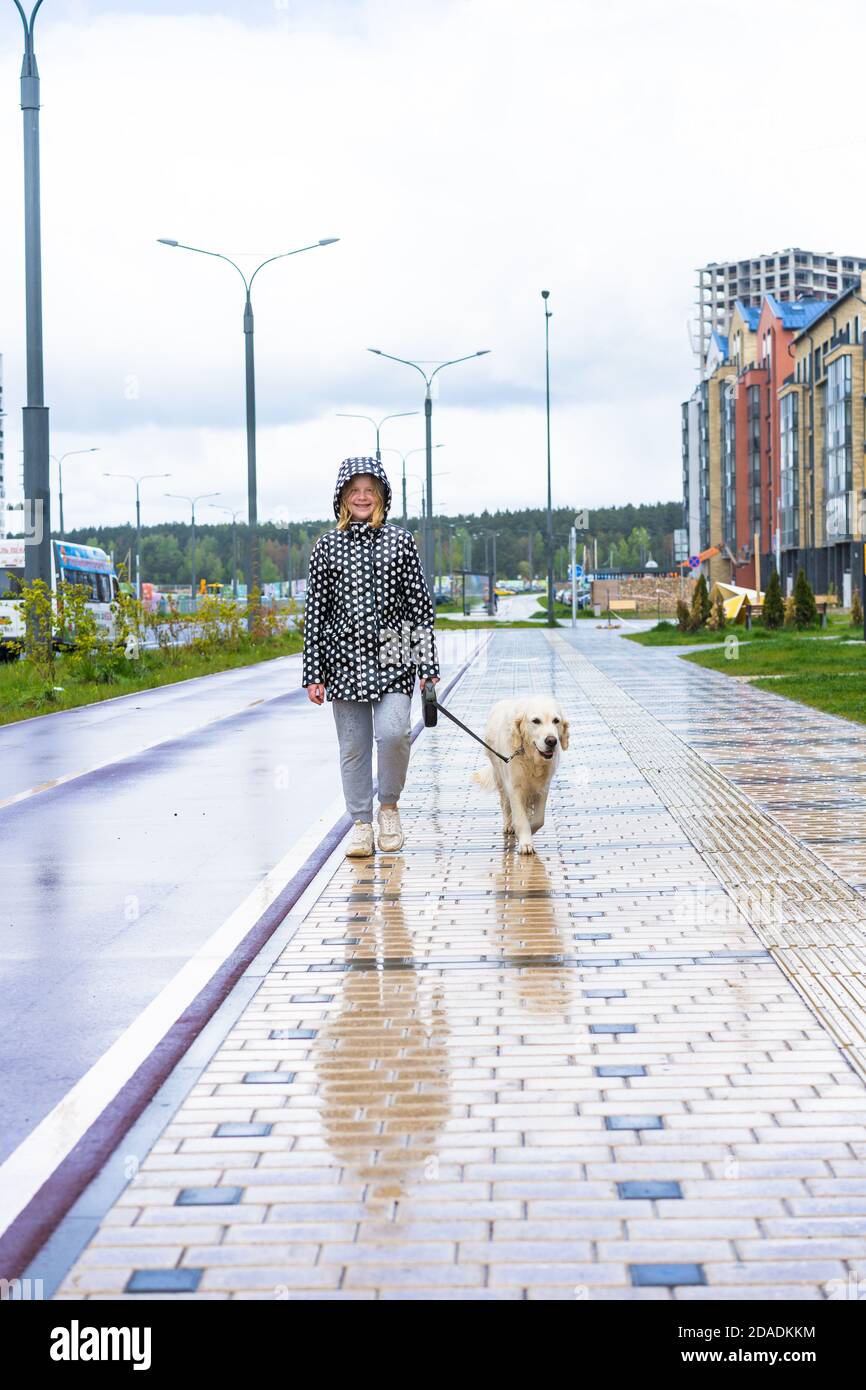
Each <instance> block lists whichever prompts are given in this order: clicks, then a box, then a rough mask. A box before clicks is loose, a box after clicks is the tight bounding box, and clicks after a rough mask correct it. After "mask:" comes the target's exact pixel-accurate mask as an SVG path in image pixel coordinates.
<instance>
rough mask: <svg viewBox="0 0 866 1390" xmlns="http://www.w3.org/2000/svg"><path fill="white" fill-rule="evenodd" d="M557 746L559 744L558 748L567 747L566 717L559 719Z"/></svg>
mask: <svg viewBox="0 0 866 1390" xmlns="http://www.w3.org/2000/svg"><path fill="white" fill-rule="evenodd" d="M559 746H560V748H567V747H568V720H567V719H563V720H562V721H561V723H560V725H559Z"/></svg>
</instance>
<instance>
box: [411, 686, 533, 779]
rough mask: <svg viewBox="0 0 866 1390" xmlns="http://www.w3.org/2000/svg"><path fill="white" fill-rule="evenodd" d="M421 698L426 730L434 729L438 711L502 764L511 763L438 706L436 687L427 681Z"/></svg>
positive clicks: (443, 708) (442, 707)
mask: <svg viewBox="0 0 866 1390" xmlns="http://www.w3.org/2000/svg"><path fill="white" fill-rule="evenodd" d="M422 698H423V701H424V724H425V727H426V728H428V729H431V728H434V727H435V724H436V715H437V713H438V711H439V710H441V711H442V713H443V714H447V716H448V718H449V719H451V720H453V722H454V723H455V724H457V725H459V727H460V728H461V729H463V730H464V732H465V733H467V734H469V735H470V736H471V737H472V738H474V739H475V740H476V741H477V742H478V743H480V744H481V745H482V746H483V747H484V748H486V749H487V751H488V752H489V753H495V754H496V756H497V758H501V759H502V761H503V762H504V763H507V762H510V761H511V759H510V758H506V756H505V754H504V753H500V752H499V750H498V749H496V748H491V747H490V744H489V743H485V742H484V739H483V738H479V737H478V735H477V734H475V733H473V732H472V730H471V729H469V728H467V727H466V725H465V724H463V723H462V722H461V720H459V719H458V718H457V715H456V714H452V713H451V711H450V709H446V708H445V706H444V705H440V704H439V702H438V700H437V699H436V687H435V685H433V684H432V682H431V681H429V680H428V681H426V682H425V684H424V686H423V687H422Z"/></svg>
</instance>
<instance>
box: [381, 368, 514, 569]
mask: <svg viewBox="0 0 866 1390" xmlns="http://www.w3.org/2000/svg"><path fill="white" fill-rule="evenodd" d="M367 350H368V352H374V353H375V354H376V356H377V357H387V358H389V360H390V361H391V362H402V363H403V366H404V367H414V368H415V371H416V372H420V373H421V375H422V376H423V378H424V384H425V386H426V388H427V390H426V393H425V396H424V416H425V423H426V426H427V504H426V507H425V510H424V526H423V531H422V535H423V540H424V547H423V557H422V558H423V565H424V575H425V578H426V580H427V586H428V588H429V589H430V592H431V594H432V593H433V553H432V549H433V548H432V539H433V398H432V396H431V395H430V387H431V384H432V382H433V378H434V377H435V376H437V375H438V373H439V372H441V371H444V370H445V368H446V367H455V366H456V365H457V363H458V362H469V361H470V360H471V359H472V358H473V357H486V355H487V354H488V353H489V351H490V348H480V349H479V351H478V352H470V353H468V354H467V355H466V357H453V358H451V360H450V361H448V362H440V363H439V365H438V366H437V367H435V368H434V370H433V371H432V372H430V374H429V375H428V374H427V372H425V371H424V367H425V366H429V363H427V362H424V363H420V362H411V361H410V360H409V359H408V358H407V357H395V356H394V355H393V353H390V352H383V351H382V349H381V348H368V349H367Z"/></svg>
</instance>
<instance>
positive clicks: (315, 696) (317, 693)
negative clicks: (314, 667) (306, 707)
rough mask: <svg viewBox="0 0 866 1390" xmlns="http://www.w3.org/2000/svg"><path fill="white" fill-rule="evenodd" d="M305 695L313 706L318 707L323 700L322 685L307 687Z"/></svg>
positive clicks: (323, 689)
mask: <svg viewBox="0 0 866 1390" xmlns="http://www.w3.org/2000/svg"><path fill="white" fill-rule="evenodd" d="M307 694H308V695H309V697H310V699H311V700H312V702H313V704H314V705H320V704H321V703H322V702H323V700H324V698H325V687H324V686H323V685H308V686H307Z"/></svg>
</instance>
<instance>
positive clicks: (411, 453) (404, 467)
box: [382, 410, 445, 526]
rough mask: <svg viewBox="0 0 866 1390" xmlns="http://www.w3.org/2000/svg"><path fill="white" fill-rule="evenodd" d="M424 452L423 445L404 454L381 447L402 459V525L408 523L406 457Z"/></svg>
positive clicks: (442, 447) (425, 450) (436, 445)
mask: <svg viewBox="0 0 866 1390" xmlns="http://www.w3.org/2000/svg"><path fill="white" fill-rule="evenodd" d="M413 414H414V415H417V414H418V412H417V410H415V411H413ZM433 448H434V449H444V448H445V445H444V444H434V445H433ZM426 452H427V449H426V447H425V448H421V449H410V450H409V452H408V453H406V454H401V453H400V450H399V449H383V450H382V453H383V454H396V455H397V457H398V459H402V461H403V525H404V526H406V525H407V523H408V514H407V512H406V460H407V459H408V458H411V457H412V455H413V454H426Z"/></svg>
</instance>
